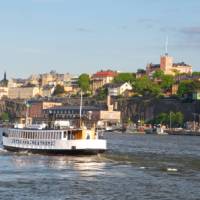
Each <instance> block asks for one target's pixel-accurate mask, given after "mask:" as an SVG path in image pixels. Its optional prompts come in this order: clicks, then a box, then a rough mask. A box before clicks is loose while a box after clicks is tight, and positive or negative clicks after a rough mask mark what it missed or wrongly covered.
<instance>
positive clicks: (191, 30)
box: [180, 26, 200, 35]
mask: <svg viewBox="0 0 200 200" xmlns="http://www.w3.org/2000/svg"><path fill="white" fill-rule="evenodd" d="M180 31H181V32H182V33H184V34H189V35H200V26H191V27H186V28H182V29H181V30H180Z"/></svg>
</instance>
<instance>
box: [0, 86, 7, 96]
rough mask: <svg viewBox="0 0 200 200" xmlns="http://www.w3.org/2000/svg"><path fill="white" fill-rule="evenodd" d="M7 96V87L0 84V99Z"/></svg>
mask: <svg viewBox="0 0 200 200" xmlns="http://www.w3.org/2000/svg"><path fill="white" fill-rule="evenodd" d="M7 96H8V87H3V86H0V99H2V98H3V97H7Z"/></svg>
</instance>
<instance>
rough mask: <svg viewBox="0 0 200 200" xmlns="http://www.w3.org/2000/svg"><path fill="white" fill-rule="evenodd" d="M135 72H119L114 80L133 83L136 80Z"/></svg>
mask: <svg viewBox="0 0 200 200" xmlns="http://www.w3.org/2000/svg"><path fill="white" fill-rule="evenodd" d="M135 77H136V75H135V73H119V74H118V75H117V76H116V77H115V78H114V82H115V83H125V82H129V83H132V82H133V81H135Z"/></svg>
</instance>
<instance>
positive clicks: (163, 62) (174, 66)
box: [146, 54, 192, 76]
mask: <svg viewBox="0 0 200 200" xmlns="http://www.w3.org/2000/svg"><path fill="white" fill-rule="evenodd" d="M156 70H162V71H163V72H164V74H169V75H176V74H183V73H185V74H191V73H192V66H190V65H188V64H186V63H184V62H179V63H173V57H171V56H169V55H168V54H165V55H164V56H161V57H160V64H152V63H150V64H148V65H147V67H146V73H147V75H148V76H152V74H153V73H154V72H155V71H156Z"/></svg>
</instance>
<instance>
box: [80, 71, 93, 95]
mask: <svg viewBox="0 0 200 200" xmlns="http://www.w3.org/2000/svg"><path fill="white" fill-rule="evenodd" d="M78 85H79V87H80V88H81V90H82V91H83V92H87V91H89V90H90V76H89V75H88V74H81V75H80V76H79V78H78Z"/></svg>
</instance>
